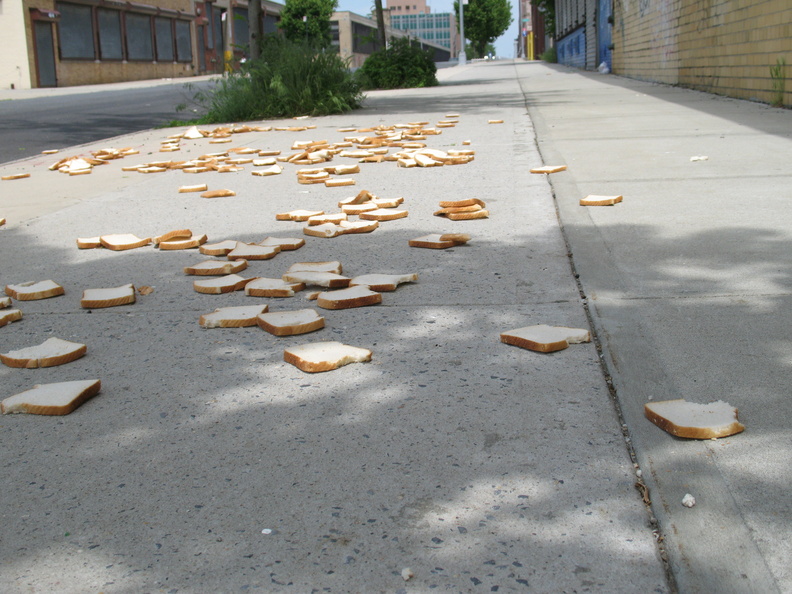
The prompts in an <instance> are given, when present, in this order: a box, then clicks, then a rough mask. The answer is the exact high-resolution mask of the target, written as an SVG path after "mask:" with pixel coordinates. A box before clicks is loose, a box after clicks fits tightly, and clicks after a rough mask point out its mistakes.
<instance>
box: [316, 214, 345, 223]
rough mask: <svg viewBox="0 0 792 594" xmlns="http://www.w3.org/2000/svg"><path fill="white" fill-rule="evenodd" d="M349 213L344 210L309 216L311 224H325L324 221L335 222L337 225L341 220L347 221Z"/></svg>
mask: <svg viewBox="0 0 792 594" xmlns="http://www.w3.org/2000/svg"><path fill="white" fill-rule="evenodd" d="M346 220H347V215H346V213H343V212H334V213H324V214H320V215H315V216H312V217H308V224H309V225H323V224H324V223H335V224H336V225H337V224H338V223H340V222H341V221H346Z"/></svg>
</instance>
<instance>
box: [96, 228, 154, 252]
mask: <svg viewBox="0 0 792 594" xmlns="http://www.w3.org/2000/svg"><path fill="white" fill-rule="evenodd" d="M99 241H100V243H101V244H102V245H103V246H104V247H106V248H107V249H108V250H114V251H117V252H121V251H124V250H133V249H135V248H139V247H143V246H144V245H148V244H150V243H151V238H150V237H138V236H137V235H134V234H132V233H115V234H111V235H102V236H100V237H99Z"/></svg>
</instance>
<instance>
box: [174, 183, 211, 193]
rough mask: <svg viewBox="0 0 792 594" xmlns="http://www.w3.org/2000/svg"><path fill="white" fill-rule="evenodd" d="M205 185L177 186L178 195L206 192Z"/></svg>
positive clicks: (206, 187)
mask: <svg viewBox="0 0 792 594" xmlns="http://www.w3.org/2000/svg"><path fill="white" fill-rule="evenodd" d="M208 189H209V188H208V186H207V185H206V184H194V185H192V186H179V194H187V193H189V192H205V191H206V190H208Z"/></svg>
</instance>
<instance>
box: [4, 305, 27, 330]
mask: <svg viewBox="0 0 792 594" xmlns="http://www.w3.org/2000/svg"><path fill="white" fill-rule="evenodd" d="M21 319H22V310H19V309H4V310H3V311H0V328H2V327H3V326H6V325H8V324H10V323H11V322H18V321H19V320H21Z"/></svg>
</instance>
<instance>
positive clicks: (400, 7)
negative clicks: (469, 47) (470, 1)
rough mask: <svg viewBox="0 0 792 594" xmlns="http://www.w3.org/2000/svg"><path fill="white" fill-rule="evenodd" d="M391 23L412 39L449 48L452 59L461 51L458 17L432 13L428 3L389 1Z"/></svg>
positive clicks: (406, 0) (404, 0) (445, 13)
mask: <svg viewBox="0 0 792 594" xmlns="http://www.w3.org/2000/svg"><path fill="white" fill-rule="evenodd" d="M388 13H389V14H390V23H391V26H392V27H393V28H394V29H398V30H400V31H405V32H406V33H407V34H408V35H410V36H411V37H417V38H418V39H420V40H422V41H426V42H429V43H434V44H437V45H441V46H443V47H445V48H447V49H448V50H449V52H450V55H451V57H452V58H456V57H457V56H458V55H459V51H460V50H461V46H460V38H459V32H458V30H457V22H456V15H455V14H454V13H451V12H438V13H432V12H431V9H430V8H429V7H428V6H427V5H426V1H425V0H424V1H423V2H419V1H418V0H413V1H408V0H388Z"/></svg>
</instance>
